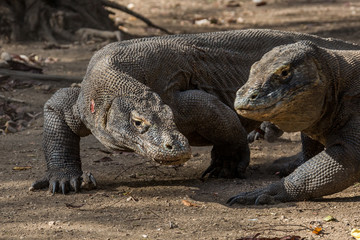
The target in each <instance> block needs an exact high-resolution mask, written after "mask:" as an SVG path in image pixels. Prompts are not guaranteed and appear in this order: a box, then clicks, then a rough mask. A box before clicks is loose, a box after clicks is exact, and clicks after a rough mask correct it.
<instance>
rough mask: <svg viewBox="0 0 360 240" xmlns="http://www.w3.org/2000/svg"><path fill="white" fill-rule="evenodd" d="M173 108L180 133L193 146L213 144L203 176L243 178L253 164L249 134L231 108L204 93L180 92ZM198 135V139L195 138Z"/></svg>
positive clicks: (194, 91)
mask: <svg viewBox="0 0 360 240" xmlns="http://www.w3.org/2000/svg"><path fill="white" fill-rule="evenodd" d="M174 98H175V99H174V101H173V104H172V105H171V107H172V109H173V111H174V116H175V122H176V125H177V127H178V128H179V130H180V132H182V133H183V134H184V135H185V136H186V137H187V138H188V140H189V142H190V144H191V145H195V146H196V145H197V146H199V145H209V144H210V145H211V144H212V145H213V146H214V147H213V149H212V152H211V164H210V166H209V168H208V169H207V170H205V172H204V173H203V175H202V177H205V176H206V175H207V174H209V176H210V177H223V178H234V177H244V173H245V170H246V168H247V166H248V165H249V161H250V150H249V146H248V143H247V133H246V131H245V129H244V128H243V126H242V125H241V123H240V119H239V117H238V116H237V114H236V113H235V111H234V110H232V109H231V108H230V107H228V106H227V105H225V104H224V103H222V102H221V101H220V100H219V99H218V98H217V97H216V96H213V95H210V94H208V93H206V92H204V91H201V90H188V91H183V92H179V93H177V94H176V95H175V97H174ZM194 136H197V137H194Z"/></svg>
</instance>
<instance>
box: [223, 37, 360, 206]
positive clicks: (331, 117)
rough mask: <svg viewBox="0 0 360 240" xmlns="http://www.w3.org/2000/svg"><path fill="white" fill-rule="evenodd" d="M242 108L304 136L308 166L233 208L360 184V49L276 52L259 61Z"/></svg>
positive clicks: (303, 46) (239, 101)
mask: <svg viewBox="0 0 360 240" xmlns="http://www.w3.org/2000/svg"><path fill="white" fill-rule="evenodd" d="M235 108H236V109H237V111H238V113H239V114H242V115H243V116H245V117H249V118H251V119H255V120H258V121H260V120H266V121H271V122H273V123H275V124H276V125H277V126H278V127H280V128H281V129H282V130H284V131H290V132H294V131H301V132H302V142H303V154H304V155H305V157H306V159H305V160H306V161H305V163H303V164H302V165H301V166H299V167H298V168H297V169H296V170H295V171H294V172H293V173H291V174H290V175H289V176H287V177H285V178H283V179H282V180H281V181H278V182H275V183H272V184H270V185H269V186H266V187H264V188H260V189H256V190H254V191H251V192H245V193H240V194H239V195H237V196H235V197H233V198H231V199H230V200H229V203H230V204H232V203H235V202H237V203H243V204H254V203H255V204H267V203H273V202H274V201H281V202H287V201H302V200H307V199H313V198H318V197H321V196H324V195H329V194H333V193H336V192H339V191H341V190H343V189H345V188H347V187H349V186H351V185H352V184H354V183H355V182H357V181H359V179H360V116H359V113H360V51H359V50H357V51H347V50H332V49H328V48H323V47H320V46H319V45H317V44H315V43H313V42H309V41H302V42H298V43H295V44H289V45H284V46H279V47H276V48H274V49H273V50H272V51H270V52H269V53H267V54H265V55H264V56H263V58H262V59H261V60H260V61H259V62H257V63H255V64H254V65H253V66H252V68H251V72H250V76H249V80H248V82H247V83H246V84H245V85H244V86H243V87H242V88H241V89H240V90H239V91H238V93H237V97H236V101H235Z"/></svg>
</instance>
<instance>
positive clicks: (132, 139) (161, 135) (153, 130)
mask: <svg viewBox="0 0 360 240" xmlns="http://www.w3.org/2000/svg"><path fill="white" fill-rule="evenodd" d="M95 121H96V122H97V123H95V128H96V130H95V131H93V134H94V135H95V136H96V137H97V138H98V139H99V140H100V141H101V142H102V143H103V144H104V145H105V146H107V147H108V148H111V149H115V150H123V149H124V148H125V149H130V150H133V151H135V152H137V153H139V154H141V155H143V156H147V157H149V158H150V159H153V160H155V161H156V162H159V163H161V164H166V165H177V164H181V163H184V162H186V161H187V160H188V159H190V157H191V150H190V145H189V142H188V140H187V138H186V137H185V136H184V135H183V134H182V133H180V132H179V130H178V129H177V127H176V125H175V122H174V117H173V113H172V111H171V109H170V107H169V106H167V105H165V104H163V103H162V102H159V101H158V100H157V99H156V98H155V99H152V98H150V97H149V96H147V97H146V99H141V97H140V98H139V97H138V96H133V95H132V96H118V97H115V98H114V99H113V101H112V102H111V104H110V105H109V106H108V107H107V108H106V110H105V113H104V116H103V117H100V118H98V119H97V120H95Z"/></svg>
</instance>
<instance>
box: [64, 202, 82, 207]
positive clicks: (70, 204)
mask: <svg viewBox="0 0 360 240" xmlns="http://www.w3.org/2000/svg"><path fill="white" fill-rule="evenodd" d="M84 205H85V203H82V204H79V205H75V204H72V203H65V206H66V207H68V208H81V207H82V206H84Z"/></svg>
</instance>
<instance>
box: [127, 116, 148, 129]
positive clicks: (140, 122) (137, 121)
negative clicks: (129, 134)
mask: <svg viewBox="0 0 360 240" xmlns="http://www.w3.org/2000/svg"><path fill="white" fill-rule="evenodd" d="M131 122H132V124H133V125H134V126H135V128H136V129H137V130H138V131H139V132H140V133H145V132H146V131H147V130H148V129H149V127H150V123H149V122H148V121H146V120H145V119H143V118H140V117H135V116H132V117H131Z"/></svg>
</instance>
